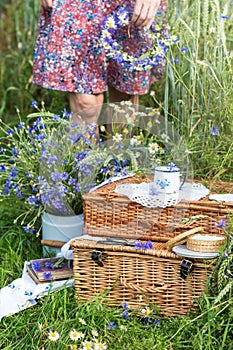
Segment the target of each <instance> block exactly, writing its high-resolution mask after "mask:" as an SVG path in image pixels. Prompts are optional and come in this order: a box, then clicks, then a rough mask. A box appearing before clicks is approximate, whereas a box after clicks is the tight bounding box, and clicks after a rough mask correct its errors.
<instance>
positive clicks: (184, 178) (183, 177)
mask: <svg viewBox="0 0 233 350" xmlns="http://www.w3.org/2000/svg"><path fill="white" fill-rule="evenodd" d="M180 176H181V177H182V179H183V181H182V182H181V184H180V187H179V190H181V189H182V187H183V185H184V183H185V180H186V175H180Z"/></svg>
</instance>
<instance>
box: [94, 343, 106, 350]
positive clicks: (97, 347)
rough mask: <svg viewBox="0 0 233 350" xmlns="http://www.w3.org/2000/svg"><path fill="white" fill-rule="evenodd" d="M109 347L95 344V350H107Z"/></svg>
mask: <svg viewBox="0 0 233 350" xmlns="http://www.w3.org/2000/svg"><path fill="white" fill-rule="evenodd" d="M106 349H107V345H106V344H105V343H95V344H94V350H106Z"/></svg>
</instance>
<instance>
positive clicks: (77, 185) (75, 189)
mask: <svg viewBox="0 0 233 350" xmlns="http://www.w3.org/2000/svg"><path fill="white" fill-rule="evenodd" d="M74 192H81V186H80V184H76V185H75V188H74Z"/></svg>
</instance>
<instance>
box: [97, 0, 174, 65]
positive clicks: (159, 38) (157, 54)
mask: <svg viewBox="0 0 233 350" xmlns="http://www.w3.org/2000/svg"><path fill="white" fill-rule="evenodd" d="M129 18H130V14H129V12H128V11H127V10H126V9H125V8H123V7H120V8H119V10H118V11H117V12H116V13H114V15H109V16H108V17H107V18H106V19H105V20H104V21H103V23H102V25H103V31H102V33H101V40H102V44H103V47H104V49H105V52H106V56H107V58H108V59H114V60H116V62H117V63H118V64H119V65H121V66H123V67H125V68H127V69H128V70H137V71H149V70H151V69H153V68H154V67H155V66H158V65H159V64H165V54H166V52H167V50H168V47H169V46H170V45H171V44H172V43H174V42H176V41H177V39H176V38H175V37H174V36H172V37H171V36H170V35H169V33H168V32H167V30H166V28H165V25H164V24H162V25H161V26H160V25H159V24H156V25H154V24H153V25H152V27H151V30H145V35H146V36H147V38H148V39H146V41H147V40H149V41H150V42H152V48H151V49H149V50H148V51H147V52H142V54H141V56H140V57H137V56H133V55H130V54H128V53H127V52H124V50H123V47H122V46H121V44H120V43H118V42H117V41H116V39H115V35H114V34H115V33H116V31H117V30H118V29H121V28H122V27H127V26H128V24H129ZM164 40H166V43H165V42H164Z"/></svg>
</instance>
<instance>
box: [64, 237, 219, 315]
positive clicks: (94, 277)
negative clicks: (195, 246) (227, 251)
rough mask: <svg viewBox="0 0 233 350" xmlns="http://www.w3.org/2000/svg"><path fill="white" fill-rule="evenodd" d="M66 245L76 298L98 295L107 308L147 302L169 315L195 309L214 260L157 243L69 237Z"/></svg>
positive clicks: (138, 304) (183, 313)
mask: <svg viewBox="0 0 233 350" xmlns="http://www.w3.org/2000/svg"><path fill="white" fill-rule="evenodd" d="M71 246H72V249H73V252H74V266H73V269H74V286H75V297H76V299H77V301H78V302H86V301H88V300H90V299H92V298H95V297H97V296H100V297H101V298H103V302H105V303H107V304H108V305H112V306H114V305H115V306H120V305H123V302H126V303H127V304H128V305H129V306H130V307H132V308H140V307H143V306H146V305H147V306H148V305H150V304H153V305H156V306H157V307H158V308H159V310H160V312H161V313H162V314H165V315H171V316H176V315H185V314H187V313H188V312H189V310H191V309H192V308H195V300H196V299H197V298H198V297H200V296H201V294H202V292H203V291H204V290H205V287H206V281H207V278H208V276H209V275H210V274H211V271H212V266H213V265H214V261H215V259H211V260H204V259H192V260H190V259H186V258H182V257H179V256H177V255H176V254H175V253H173V252H171V251H169V250H167V249H166V247H165V243H162V242H157V243H154V248H153V249H149V250H146V251H143V250H140V251H136V250H135V248H134V247H133V246H124V245H108V244H106V243H104V244H103V243H100V242H96V241H94V240H92V241H91V240H84V239H76V240H74V241H73V242H72V243H71Z"/></svg>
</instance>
